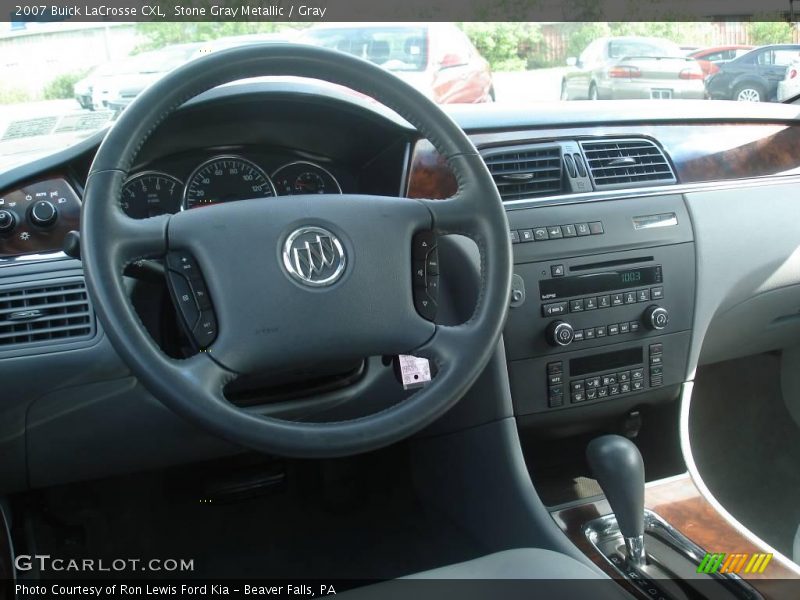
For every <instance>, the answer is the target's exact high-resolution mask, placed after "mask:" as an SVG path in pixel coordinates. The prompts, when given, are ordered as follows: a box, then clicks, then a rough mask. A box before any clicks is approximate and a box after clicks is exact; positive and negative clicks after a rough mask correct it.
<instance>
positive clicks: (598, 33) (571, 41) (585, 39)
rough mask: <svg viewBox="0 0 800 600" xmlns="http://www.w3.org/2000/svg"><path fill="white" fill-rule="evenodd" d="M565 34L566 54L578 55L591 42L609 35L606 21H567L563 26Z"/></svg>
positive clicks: (609, 30) (609, 29) (609, 31)
mask: <svg viewBox="0 0 800 600" xmlns="http://www.w3.org/2000/svg"><path fill="white" fill-rule="evenodd" d="M564 33H565V34H566V35H567V56H574V57H578V56H580V53H581V52H583V51H584V50H585V49H586V46H588V45H589V44H590V43H591V42H593V41H594V40H596V39H597V38H601V37H604V36H608V35H611V28H610V27H609V25H608V23H568V24H566V25H565V26H564Z"/></svg>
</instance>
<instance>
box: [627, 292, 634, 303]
mask: <svg viewBox="0 0 800 600" xmlns="http://www.w3.org/2000/svg"><path fill="white" fill-rule="evenodd" d="M625 304H636V292H625Z"/></svg>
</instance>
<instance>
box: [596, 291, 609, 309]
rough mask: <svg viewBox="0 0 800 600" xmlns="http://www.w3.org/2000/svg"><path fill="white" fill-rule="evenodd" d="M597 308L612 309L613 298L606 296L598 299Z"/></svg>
mask: <svg viewBox="0 0 800 600" xmlns="http://www.w3.org/2000/svg"><path fill="white" fill-rule="evenodd" d="M597 306H599V307H600V308H610V307H611V296H609V295H608V294H606V295H604V296H598V297H597Z"/></svg>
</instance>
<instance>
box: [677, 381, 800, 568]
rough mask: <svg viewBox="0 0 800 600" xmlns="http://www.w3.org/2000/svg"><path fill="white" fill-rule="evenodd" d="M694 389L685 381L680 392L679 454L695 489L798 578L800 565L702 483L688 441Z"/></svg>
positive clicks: (734, 525)
mask: <svg viewBox="0 0 800 600" xmlns="http://www.w3.org/2000/svg"><path fill="white" fill-rule="evenodd" d="M693 389H694V383H693V382H691V381H687V382H686V383H684V384H683V390H682V392H681V421H680V436H681V452H682V453H683V460H684V462H685V463H686V468H687V469H688V471H689V475H690V476H691V478H692V481H693V482H694V484H695V486H696V487H697V489H698V490H699V491H700V493H701V494H702V496H703V497H704V498H705V499H706V500H707V501H708V503H709V504H711V506H713V507H714V509H715V510H716V511H717V512H718V513H719V514H720V516H721V517H722V518H723V519H725V520H726V521H727V522H728V523H729V524H730V525H731V526H732V527H733V528H734V529H736V530H737V531H738V532H739V533H741V534H742V535H743V536H744V537H746V538H747V539H748V540H750V541H751V542H753V544H756V545H757V546H759V547H760V548H761V550H762V551H764V550H765V551H767V552H771V553H772V554H773V555H774V557H773V559H774V560H776V561H778V562H780V563H781V565H782V566H783V567H785V568H786V569H788V570H790V571H793V572H794V573H796V574H797V575H799V576H800V565H797V564H795V563H794V562H792V561H791V560H789V559H788V558H787V557H786V556H784V555H783V554H781V553H780V552H778V551H777V550H776V549H775V548H773V547H772V546H770V545H769V544H767V543H766V542H765V541H764V540H762V539H761V538H759V537H758V536H757V535H756V534H755V533H753V532H752V531H750V530H749V529H748V528H747V527H745V526H744V525H742V524H741V523H740V522H739V521H738V520H736V517H734V516H733V515H732V514H731V513H729V512H728V511H727V510H726V509H725V507H724V506H722V504H720V503H719V501H718V500H717V499H716V498H715V497H714V495H713V494H712V493H711V490H709V489H708V486H707V485H706V484H705V482H704V481H703V478H702V476H701V475H700V471H699V470H698V469H697V464H696V463H695V462H694V457H693V455H692V444H691V440H690V439H689V411H690V407H691V402H692V390H693Z"/></svg>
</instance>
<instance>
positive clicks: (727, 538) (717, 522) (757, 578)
mask: <svg viewBox="0 0 800 600" xmlns="http://www.w3.org/2000/svg"><path fill="white" fill-rule="evenodd" d="M645 506H646V507H647V508H649V509H650V510H652V511H653V512H655V513H656V514H658V515H659V516H660V517H662V518H663V519H664V520H665V521H667V523H669V524H670V525H672V527H674V528H675V529H677V530H678V531H680V532H681V533H682V534H683V535H685V536H686V537H688V538H689V539H690V540H692V541H693V542H694V543H696V544H697V545H698V546H700V547H701V548H704V549H705V550H707V551H709V552H726V553H730V552H747V553H753V552H766V551H767V550H766V549H765V548H762V547H760V546H758V545H756V544H754V543H752V542H751V541H750V540H748V539H747V538H746V537H745V536H744V535H742V534H741V533H740V532H739V531H738V530H737V529H736V528H735V527H734V526H733V525H731V524H730V523H728V521H726V520H725V519H724V518H723V517H722V515H720V514H719V513H718V512H717V510H716V509H715V508H714V507H713V506H712V505H711V504H710V503H709V502H708V501H707V500H706V499H705V498H704V497H703V496H702V494H701V493H700V491H699V490H698V489H697V487H696V486H695V484H694V482H693V481H692V479H691V477H689V475H688V474H687V475H684V476H682V477H679V478H673V479H669V480H665V481H664V482H659V483H656V484H654V485H648V486H647V488H646V489H645ZM610 512H611V510H610V508H609V506H608V503H607V502H606V501H605V500H604V499H603V500H600V501H596V502H586V503H585V504H581V505H578V506H574V507H570V508H566V509H562V510H557V511H554V512H553V513H552V516H553V519H555V521H556V523H557V524H558V525H559V527H560V528H561V529H562V531H564V533H566V534H567V536H568V537H569V538H570V540H572V542H573V543H574V544H575V545H576V546H577V547H578V548H580V549H581V550H582V551H583V552H584V553H585V554H586V555H587V556H588V557H589V558H590V559H591V560H592V562H594V563H595V564H597V565H598V566H600V567H601V568H602V569H603V570H604V571H605V572H606V573H609V574H610V575H615V572H613V570H612V569H611V568H610V567H608V566H607V565H606V564H605V560H604V559H603V558H602V557H601V556H600V555H599V554H598V553H597V552H596V551H595V550H594V548H593V547H592V545H591V544H590V543H589V542H588V541H587V540H586V537H585V536H584V535H583V531H582V527H583V526H584V525H585V524H586V523H587V522H588V521H591V520H592V519H594V518H597V517H599V516H602V515H604V514H609V513H610ZM739 576H740V577H742V578H743V579H747V580H748V581H749V583H750V585H752V586H753V587H754V588H755V589H756V590H758V591H759V592H760V593H761V594H762V595H764V596H765V597H766V598H778V597H784V595H785V594H784V592H785V589H786V588H785V586H781V585H779V583H776V580H778V582H779V581H780V580H798V579H800V576H798V574H797V572H796V571H794V570H792V569H790V568H789V567H787V566H786V565H784V564H783V563H782V562H781V561H780V560H779V558H778V557H774V558H773V559H772V561H771V562H770V564H769V566H768V567H767V569H766V570H765V572H764V573H762V574H758V573H739Z"/></svg>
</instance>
